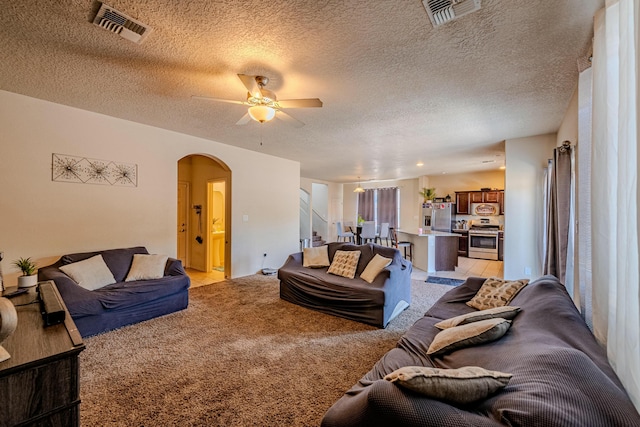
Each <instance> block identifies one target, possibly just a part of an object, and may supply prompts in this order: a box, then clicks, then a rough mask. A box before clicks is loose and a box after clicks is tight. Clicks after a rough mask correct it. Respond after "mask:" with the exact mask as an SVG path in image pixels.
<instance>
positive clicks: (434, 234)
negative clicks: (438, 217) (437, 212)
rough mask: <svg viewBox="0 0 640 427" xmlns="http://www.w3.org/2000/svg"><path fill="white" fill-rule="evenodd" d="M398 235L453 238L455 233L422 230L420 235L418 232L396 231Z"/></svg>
mask: <svg viewBox="0 0 640 427" xmlns="http://www.w3.org/2000/svg"><path fill="white" fill-rule="evenodd" d="M398 233H404V234H411V235H412V236H418V237H428V236H449V237H455V236H457V234H456V233H447V232H446V231H434V230H422V233H418V231H417V230H416V231H408V230H398Z"/></svg>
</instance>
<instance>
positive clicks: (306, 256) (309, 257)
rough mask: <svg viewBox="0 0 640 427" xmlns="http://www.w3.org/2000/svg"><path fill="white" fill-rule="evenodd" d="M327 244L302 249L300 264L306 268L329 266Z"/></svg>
mask: <svg viewBox="0 0 640 427" xmlns="http://www.w3.org/2000/svg"><path fill="white" fill-rule="evenodd" d="M329 264H330V263H329V246H327V245H323V246H316V247H315V248H304V249H302V266H303V267H308V268H322V267H329Z"/></svg>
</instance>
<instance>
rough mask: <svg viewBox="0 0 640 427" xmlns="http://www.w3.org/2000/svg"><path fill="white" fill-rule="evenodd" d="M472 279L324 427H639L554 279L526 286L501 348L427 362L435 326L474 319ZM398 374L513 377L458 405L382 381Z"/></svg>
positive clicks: (493, 345)
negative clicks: (420, 370) (472, 372)
mask: <svg viewBox="0 0 640 427" xmlns="http://www.w3.org/2000/svg"><path fill="white" fill-rule="evenodd" d="M483 282H484V279H483V278H469V279H468V280H467V281H466V282H465V283H463V284H462V285H460V286H458V287H456V288H454V289H453V290H451V291H449V292H448V293H447V294H445V295H444V296H443V297H442V298H441V299H440V300H439V301H438V302H437V303H436V304H435V305H434V306H433V307H432V308H431V309H430V310H429V311H427V313H426V314H425V316H424V317H423V318H421V319H419V320H418V321H417V322H416V323H415V324H414V325H413V326H412V327H411V328H410V329H409V330H408V331H407V332H406V334H405V335H404V336H403V337H402V338H401V339H400V341H399V342H398V344H397V346H396V347H395V348H393V349H392V350H390V351H389V352H388V353H386V354H385V355H384V356H383V357H382V358H381V359H380V360H379V361H378V362H377V363H376V364H375V365H374V366H373V368H372V369H371V371H369V372H368V373H367V374H366V375H364V376H363V377H362V378H361V379H360V381H358V383H357V384H355V385H354V386H353V387H352V388H351V389H350V390H349V391H347V392H346V393H345V394H344V396H342V397H341V398H340V399H339V400H338V401H337V402H336V403H335V404H334V405H333V406H332V407H331V408H330V409H329V410H328V412H327V413H326V414H325V416H324V419H323V421H322V426H323V427H338V426H340V427H346V426H365V425H366V426H390V425H393V426H421V427H425V426H433V427H460V426H504V425H508V426H581V427H587V426H594V427H596V426H597V427H604V426H640V416H639V415H638V412H637V410H636V409H635V407H634V406H633V404H632V402H631V401H630V399H629V397H628V396H627V393H626V392H625V390H624V388H623V386H622V384H621V383H620V381H619V379H618V377H617V376H616V374H615V373H614V371H613V369H612V368H611V366H610V365H609V363H608V361H607V356H606V352H605V350H604V349H603V348H602V347H601V346H600V345H599V344H598V343H597V342H596V340H595V339H594V336H593V334H592V333H591V331H590V330H589V329H588V328H587V326H586V324H585V322H584V321H583V319H582V318H581V316H580V314H579V312H578V310H577V309H576V307H575V306H574V304H573V302H572V300H571V298H570V297H569V295H568V293H567V292H566V290H565V288H564V286H563V285H562V284H561V283H560V282H559V281H558V280H557V279H556V278H555V277H553V276H544V277H542V278H540V279H538V280H536V281H534V282H531V283H529V284H528V285H527V286H526V287H525V288H524V289H522V290H521V291H520V293H518V294H517V295H516V297H515V298H514V299H513V300H512V301H511V302H510V304H509V305H511V306H519V307H520V308H521V312H520V313H519V314H518V315H517V316H516V317H515V319H513V321H512V324H511V327H510V329H509V330H508V332H507V333H506V334H505V335H504V336H503V337H502V338H500V339H498V340H496V341H493V342H489V343H485V344H480V345H476V346H470V347H466V348H462V349H458V350H455V351H453V352H451V353H447V354H445V355H443V356H435V357H430V356H428V355H427V349H428V348H429V345H430V343H431V342H432V341H433V339H434V337H435V336H436V334H437V333H438V332H440V330H439V329H437V328H436V327H435V326H434V325H435V324H436V323H438V322H440V321H441V320H444V319H448V318H451V317H455V316H458V315H461V314H466V313H470V312H473V311H474V309H473V308H471V307H468V306H467V305H466V304H465V302H467V301H469V300H470V299H471V298H472V297H473V296H474V295H475V294H476V292H477V291H478V289H479V288H480V287H481V286H482V284H483ZM404 366H427V367H436V368H460V367H463V366H479V367H482V368H485V369H489V370H493V371H501V372H505V373H510V374H513V376H512V378H511V380H510V381H509V383H508V385H507V386H506V387H505V388H504V389H502V390H501V391H499V392H497V393H496V394H494V395H492V396H490V397H488V398H487V399H483V400H480V401H477V402H474V403H472V404H466V405H460V404H453V403H451V402H446V401H441V400H436V399H431V398H429V397H426V396H424V395H422V394H419V393H416V392H413V391H409V390H407V389H403V388H401V387H399V386H397V385H395V383H392V382H389V381H386V380H384V377H385V376H386V375H387V374H389V373H391V372H393V371H394V370H396V369H398V368H401V367H404Z"/></svg>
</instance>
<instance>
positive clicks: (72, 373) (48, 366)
mask: <svg viewBox="0 0 640 427" xmlns="http://www.w3.org/2000/svg"><path fill="white" fill-rule="evenodd" d="M10 290H11V288H9V289H8V291H10ZM56 292H57V289H56ZM36 297H37V294H36V290H35V287H34V288H32V289H30V290H29V292H28V293H26V294H23V295H20V296H17V297H15V298H12V300H11V301H12V302H13V303H14V305H16V306H18V305H20V304H25V303H29V302H31V301H34V300H35V299H36ZM65 310H66V307H65ZM16 311H17V313H18V326H17V327H16V330H15V332H14V333H13V334H12V335H11V336H10V337H9V338H7V339H6V340H5V341H4V342H3V343H2V346H3V347H4V348H5V349H6V350H7V351H8V352H9V354H10V355H11V358H10V359H8V360H5V361H4V362H0V402H1V403H0V426H27V425H28V426H65V427H66V426H78V425H80V362H79V359H78V356H79V355H80V352H81V351H82V350H84V348H85V347H84V343H83V342H82V337H81V336H80V333H79V332H78V330H77V329H76V326H75V324H74V323H73V320H72V319H71V316H70V315H69V312H68V311H67V312H66V316H65V322H64V323H60V324H58V325H53V326H47V327H45V326H44V322H43V320H42V315H41V314H40V305H39V304H38V303H37V302H34V303H33V304H29V305H24V306H18V307H16Z"/></svg>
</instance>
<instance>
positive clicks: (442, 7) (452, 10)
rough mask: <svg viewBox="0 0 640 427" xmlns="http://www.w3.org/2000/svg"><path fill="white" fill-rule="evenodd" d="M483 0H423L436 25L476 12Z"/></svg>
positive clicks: (430, 17)
mask: <svg viewBox="0 0 640 427" xmlns="http://www.w3.org/2000/svg"><path fill="white" fill-rule="evenodd" d="M481 1H482V0H422V4H423V5H424V8H425V9H426V10H427V14H428V15H429V19H430V20H431V23H432V24H433V26H434V27H439V26H440V25H442V24H446V23H447V22H449V21H453V20H454V19H456V18H460V17H461V16H464V15H466V14H467V13H471V12H475V11H476V10H478V9H480V2H481Z"/></svg>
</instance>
